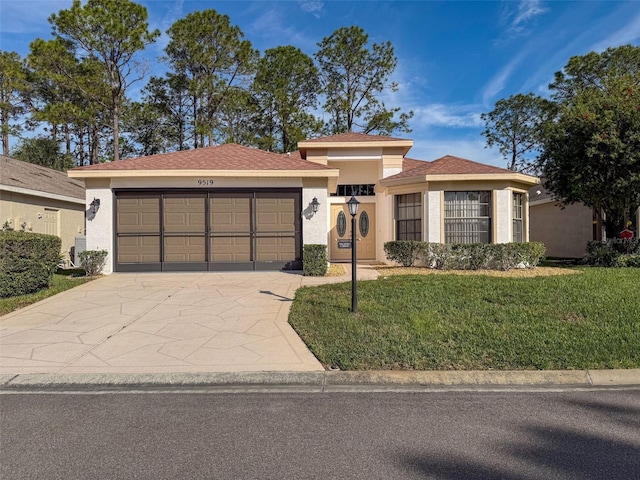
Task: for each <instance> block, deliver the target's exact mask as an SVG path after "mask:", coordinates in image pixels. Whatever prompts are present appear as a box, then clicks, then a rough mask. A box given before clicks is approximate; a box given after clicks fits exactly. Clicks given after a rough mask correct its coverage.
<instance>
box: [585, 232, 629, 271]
mask: <svg viewBox="0 0 640 480" xmlns="http://www.w3.org/2000/svg"><path fill="white" fill-rule="evenodd" d="M583 262H584V263H586V264H587V265H593V266H596V267H639V268H640V238H629V239H622V238H612V239H609V240H603V241H593V242H588V243H587V254H586V255H585V257H584V259H583Z"/></svg>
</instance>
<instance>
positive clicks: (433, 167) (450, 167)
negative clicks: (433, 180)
mask: <svg viewBox="0 0 640 480" xmlns="http://www.w3.org/2000/svg"><path fill="white" fill-rule="evenodd" d="M405 160H407V159H406V158H405ZM408 160H410V162H407V163H406V165H405V163H404V162H403V166H402V172H400V173H398V174H396V175H393V176H390V177H387V179H395V178H406V177H414V176H421V175H465V174H467V175H479V174H508V173H514V172H513V171H512V170H507V169H506V168H500V167H494V166H493V165H486V164H484V163H478V162H474V161H473V160H467V159H466V158H460V157H454V156H453V155H445V156H444V157H440V158H438V159H436V160H433V161H431V162H423V161H420V160H413V159H408Z"/></svg>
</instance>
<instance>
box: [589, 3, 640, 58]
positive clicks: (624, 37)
mask: <svg viewBox="0 0 640 480" xmlns="http://www.w3.org/2000/svg"><path fill="white" fill-rule="evenodd" d="M638 39H640V13H639V14H637V15H636V16H635V17H633V18H632V19H631V20H630V21H629V23H627V24H626V25H625V26H624V27H622V28H620V29H618V30H617V31H616V32H613V33H612V34H610V35H609V36H608V37H607V38H605V39H603V40H601V41H599V42H597V43H596V44H595V45H593V46H592V47H591V50H595V51H596V52H601V51H603V50H606V49H607V48H609V47H616V46H619V45H625V44H627V43H632V42H634V41H637V40H638Z"/></svg>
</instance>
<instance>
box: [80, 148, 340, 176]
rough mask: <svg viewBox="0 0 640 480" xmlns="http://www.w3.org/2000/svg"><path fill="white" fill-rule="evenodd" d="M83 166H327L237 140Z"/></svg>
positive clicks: (312, 167)
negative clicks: (240, 142)
mask: <svg viewBox="0 0 640 480" xmlns="http://www.w3.org/2000/svg"><path fill="white" fill-rule="evenodd" d="M86 170H92V171H93V170H109V171H122V170H125V171H126V170H330V168H329V167H326V166H324V165H320V164H318V163H314V162H308V161H306V160H302V159H301V158H300V157H299V155H298V156H296V155H287V154H280V153H272V152H266V151H264V150H259V149H257V148H250V147H244V146H241V145H237V144H233V143H230V144H225V145H218V146H215V147H205V148H196V149H194V150H182V151H178V152H170V153H162V154H158V155H149V156H147V157H138V158H132V159H128V160H119V161H117V162H109V163H101V164H98V165H88V166H85V167H78V168H74V169H73V170H72V171H74V172H76V171H86Z"/></svg>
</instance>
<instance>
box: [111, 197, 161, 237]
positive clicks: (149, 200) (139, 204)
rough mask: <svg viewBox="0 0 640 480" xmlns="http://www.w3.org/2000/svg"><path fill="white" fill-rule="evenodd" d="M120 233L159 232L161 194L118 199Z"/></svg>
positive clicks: (118, 226)
mask: <svg viewBox="0 0 640 480" xmlns="http://www.w3.org/2000/svg"><path fill="white" fill-rule="evenodd" d="M117 209H118V217H117V228H118V232H119V233H159V232H160V196H159V195H154V196H146V197H141V198H130V197H124V198H120V197H118V199H117Z"/></svg>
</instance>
